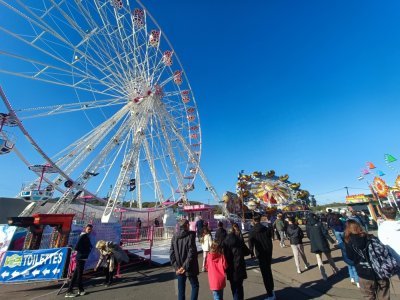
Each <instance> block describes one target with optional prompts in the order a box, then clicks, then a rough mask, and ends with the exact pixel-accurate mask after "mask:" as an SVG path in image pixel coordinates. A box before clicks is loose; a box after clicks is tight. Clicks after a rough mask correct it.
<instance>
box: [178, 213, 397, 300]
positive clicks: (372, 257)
mask: <svg viewBox="0 0 400 300" xmlns="http://www.w3.org/2000/svg"><path fill="white" fill-rule="evenodd" d="M382 213H383V215H384V217H385V221H383V222H382V223H381V224H380V226H379V230H378V237H375V236H373V235H372V234H369V233H368V223H369V220H368V219H367V218H368V216H365V214H362V213H361V212H357V211H352V212H347V211H341V212H340V214H339V213H333V212H332V211H329V212H328V214H327V215H326V216H324V217H325V218H324V219H322V218H321V216H319V215H316V214H313V213H310V214H309V215H308V217H307V221H306V234H307V237H308V239H309V241H310V251H311V253H314V254H315V256H316V262H317V266H318V269H319V272H320V274H321V277H322V279H323V280H324V281H327V280H328V276H327V272H326V270H325V266H324V264H323V258H322V254H323V255H324V256H325V257H326V259H327V261H328V263H329V265H330V267H331V269H332V273H333V275H336V274H337V273H338V272H339V268H338V267H337V266H336V264H335V261H334V260H333V259H332V255H331V250H332V246H331V244H332V245H334V246H333V249H335V248H338V249H340V251H341V254H342V258H343V261H344V262H345V263H346V266H347V269H348V272H349V278H350V282H351V283H352V284H354V285H356V286H357V287H358V288H360V290H361V292H362V295H363V297H364V299H371V300H372V299H380V300H381V299H382V300H388V299H390V284H389V282H390V278H391V277H392V276H394V275H397V276H399V277H400V242H399V241H400V221H396V213H397V210H396V209H395V208H394V207H384V208H382ZM260 221H261V217H260V216H259V215H255V216H254V217H253V226H252V228H251V230H250V232H249V234H248V245H246V243H245V241H244V239H243V235H242V233H241V230H240V228H239V226H238V225H237V224H235V223H234V224H232V228H231V230H230V232H229V233H227V231H226V229H224V228H223V224H222V223H221V222H219V224H218V228H217V230H216V232H215V237H214V239H212V236H211V233H210V230H209V229H208V227H207V224H206V225H204V222H203V221H201V222H200V223H201V225H200V226H199V227H200V228H201V229H200V231H199V227H197V224H196V228H197V236H198V238H199V241H200V243H201V245H202V250H203V265H202V268H201V271H203V272H204V271H205V272H208V281H209V288H210V290H211V291H212V295H213V297H214V299H223V294H224V288H225V286H226V280H228V281H229V282H230V288H231V292H232V297H233V299H235V300H236V299H244V294H245V292H244V288H243V282H244V280H245V279H246V278H247V273H246V263H245V257H246V256H251V257H252V258H254V257H256V258H257V261H258V264H259V267H260V271H261V275H262V278H263V283H264V286H265V290H266V299H267V300H273V299H276V297H275V293H274V280H273V273H272V269H271V264H272V253H273V243H272V241H273V239H275V236H276V238H277V239H279V244H280V246H281V247H282V248H284V247H286V244H285V241H286V240H289V242H290V247H291V249H292V252H293V258H294V264H295V267H296V269H297V273H299V274H301V273H302V272H303V270H308V269H309V268H310V262H309V261H308V260H307V256H306V254H305V252H304V246H303V239H304V238H305V234H304V232H303V230H302V229H301V228H300V226H299V225H298V224H297V220H296V219H295V217H292V216H290V215H288V216H284V215H283V214H277V215H276V217H274V218H273V217H270V218H269V220H266V222H265V223H264V222H263V224H266V225H265V226H264V225H262V224H261V222H260ZM264 221H265V220H264ZM179 229H180V230H179V232H178V233H177V234H176V235H175V236H174V237H173V239H172V241H171V248H170V259H171V264H172V266H173V267H174V269H175V272H176V275H177V278H178V299H180V300H181V299H185V287H186V280H187V279H189V282H190V283H191V285H192V290H191V299H192V300H194V299H197V298H198V295H199V290H200V288H199V281H198V278H197V276H198V275H199V272H200V268H199V266H198V261H197V250H196V232H191V231H189V222H188V221H187V220H185V219H183V220H181V223H180V227H179ZM300 261H302V263H303V266H304V267H303V270H302V266H301V263H300Z"/></svg>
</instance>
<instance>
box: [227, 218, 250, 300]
mask: <svg viewBox="0 0 400 300" xmlns="http://www.w3.org/2000/svg"><path fill="white" fill-rule="evenodd" d="M234 225H236V226H234ZM240 234H241V232H240V230H239V226H237V224H233V225H232V229H231V232H230V233H229V234H228V235H227V236H226V238H225V240H224V242H223V248H224V255H225V258H226V261H227V263H228V267H227V269H226V277H227V279H228V280H229V282H230V285H231V291H232V297H233V300H243V299H244V289H243V281H244V280H245V279H246V278H247V272H246V263H245V261H244V257H245V256H247V255H250V251H249V249H248V248H247V246H246V244H245V243H244V241H243V239H242V238H241V237H240Z"/></svg>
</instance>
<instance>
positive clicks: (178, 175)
mask: <svg viewBox="0 0 400 300" xmlns="http://www.w3.org/2000/svg"><path fill="white" fill-rule="evenodd" d="M158 120H159V122H160V127H161V131H162V135H163V138H164V141H165V143H166V146H167V153H168V155H169V158H170V160H171V163H172V167H173V169H174V170H175V174H176V179H177V182H178V190H179V191H182V192H183V191H184V183H183V175H182V173H181V170H180V169H179V166H178V163H177V159H176V157H175V154H174V151H173V149H172V145H171V140H170V137H169V136H168V133H167V129H166V128H167V125H166V123H165V121H164V120H163V118H159V119H158ZM173 192H174V191H173ZM182 195H183V197H184V199H183V200H184V201H185V202H186V200H187V199H186V193H182Z"/></svg>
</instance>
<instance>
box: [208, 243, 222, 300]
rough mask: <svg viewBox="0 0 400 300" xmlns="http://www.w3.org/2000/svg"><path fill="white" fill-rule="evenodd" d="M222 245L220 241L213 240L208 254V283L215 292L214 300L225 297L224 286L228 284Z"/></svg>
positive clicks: (220, 299)
mask: <svg viewBox="0 0 400 300" xmlns="http://www.w3.org/2000/svg"><path fill="white" fill-rule="evenodd" d="M223 253H224V252H223V250H222V247H221V246H220V245H219V243H218V242H216V241H213V242H212V244H211V249H210V252H209V253H208V255H207V261H206V266H207V271H208V283H209V284H210V290H212V292H213V296H214V300H223V299H224V288H225V286H226V279H225V270H226V268H227V263H226V260H225V256H224V254H223Z"/></svg>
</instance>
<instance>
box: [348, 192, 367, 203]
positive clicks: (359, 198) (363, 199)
mask: <svg viewBox="0 0 400 300" xmlns="http://www.w3.org/2000/svg"><path fill="white" fill-rule="evenodd" d="M369 202H370V199H369V198H368V197H367V196H365V195H364V194H358V195H350V196H347V197H346V204H357V203H369Z"/></svg>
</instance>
